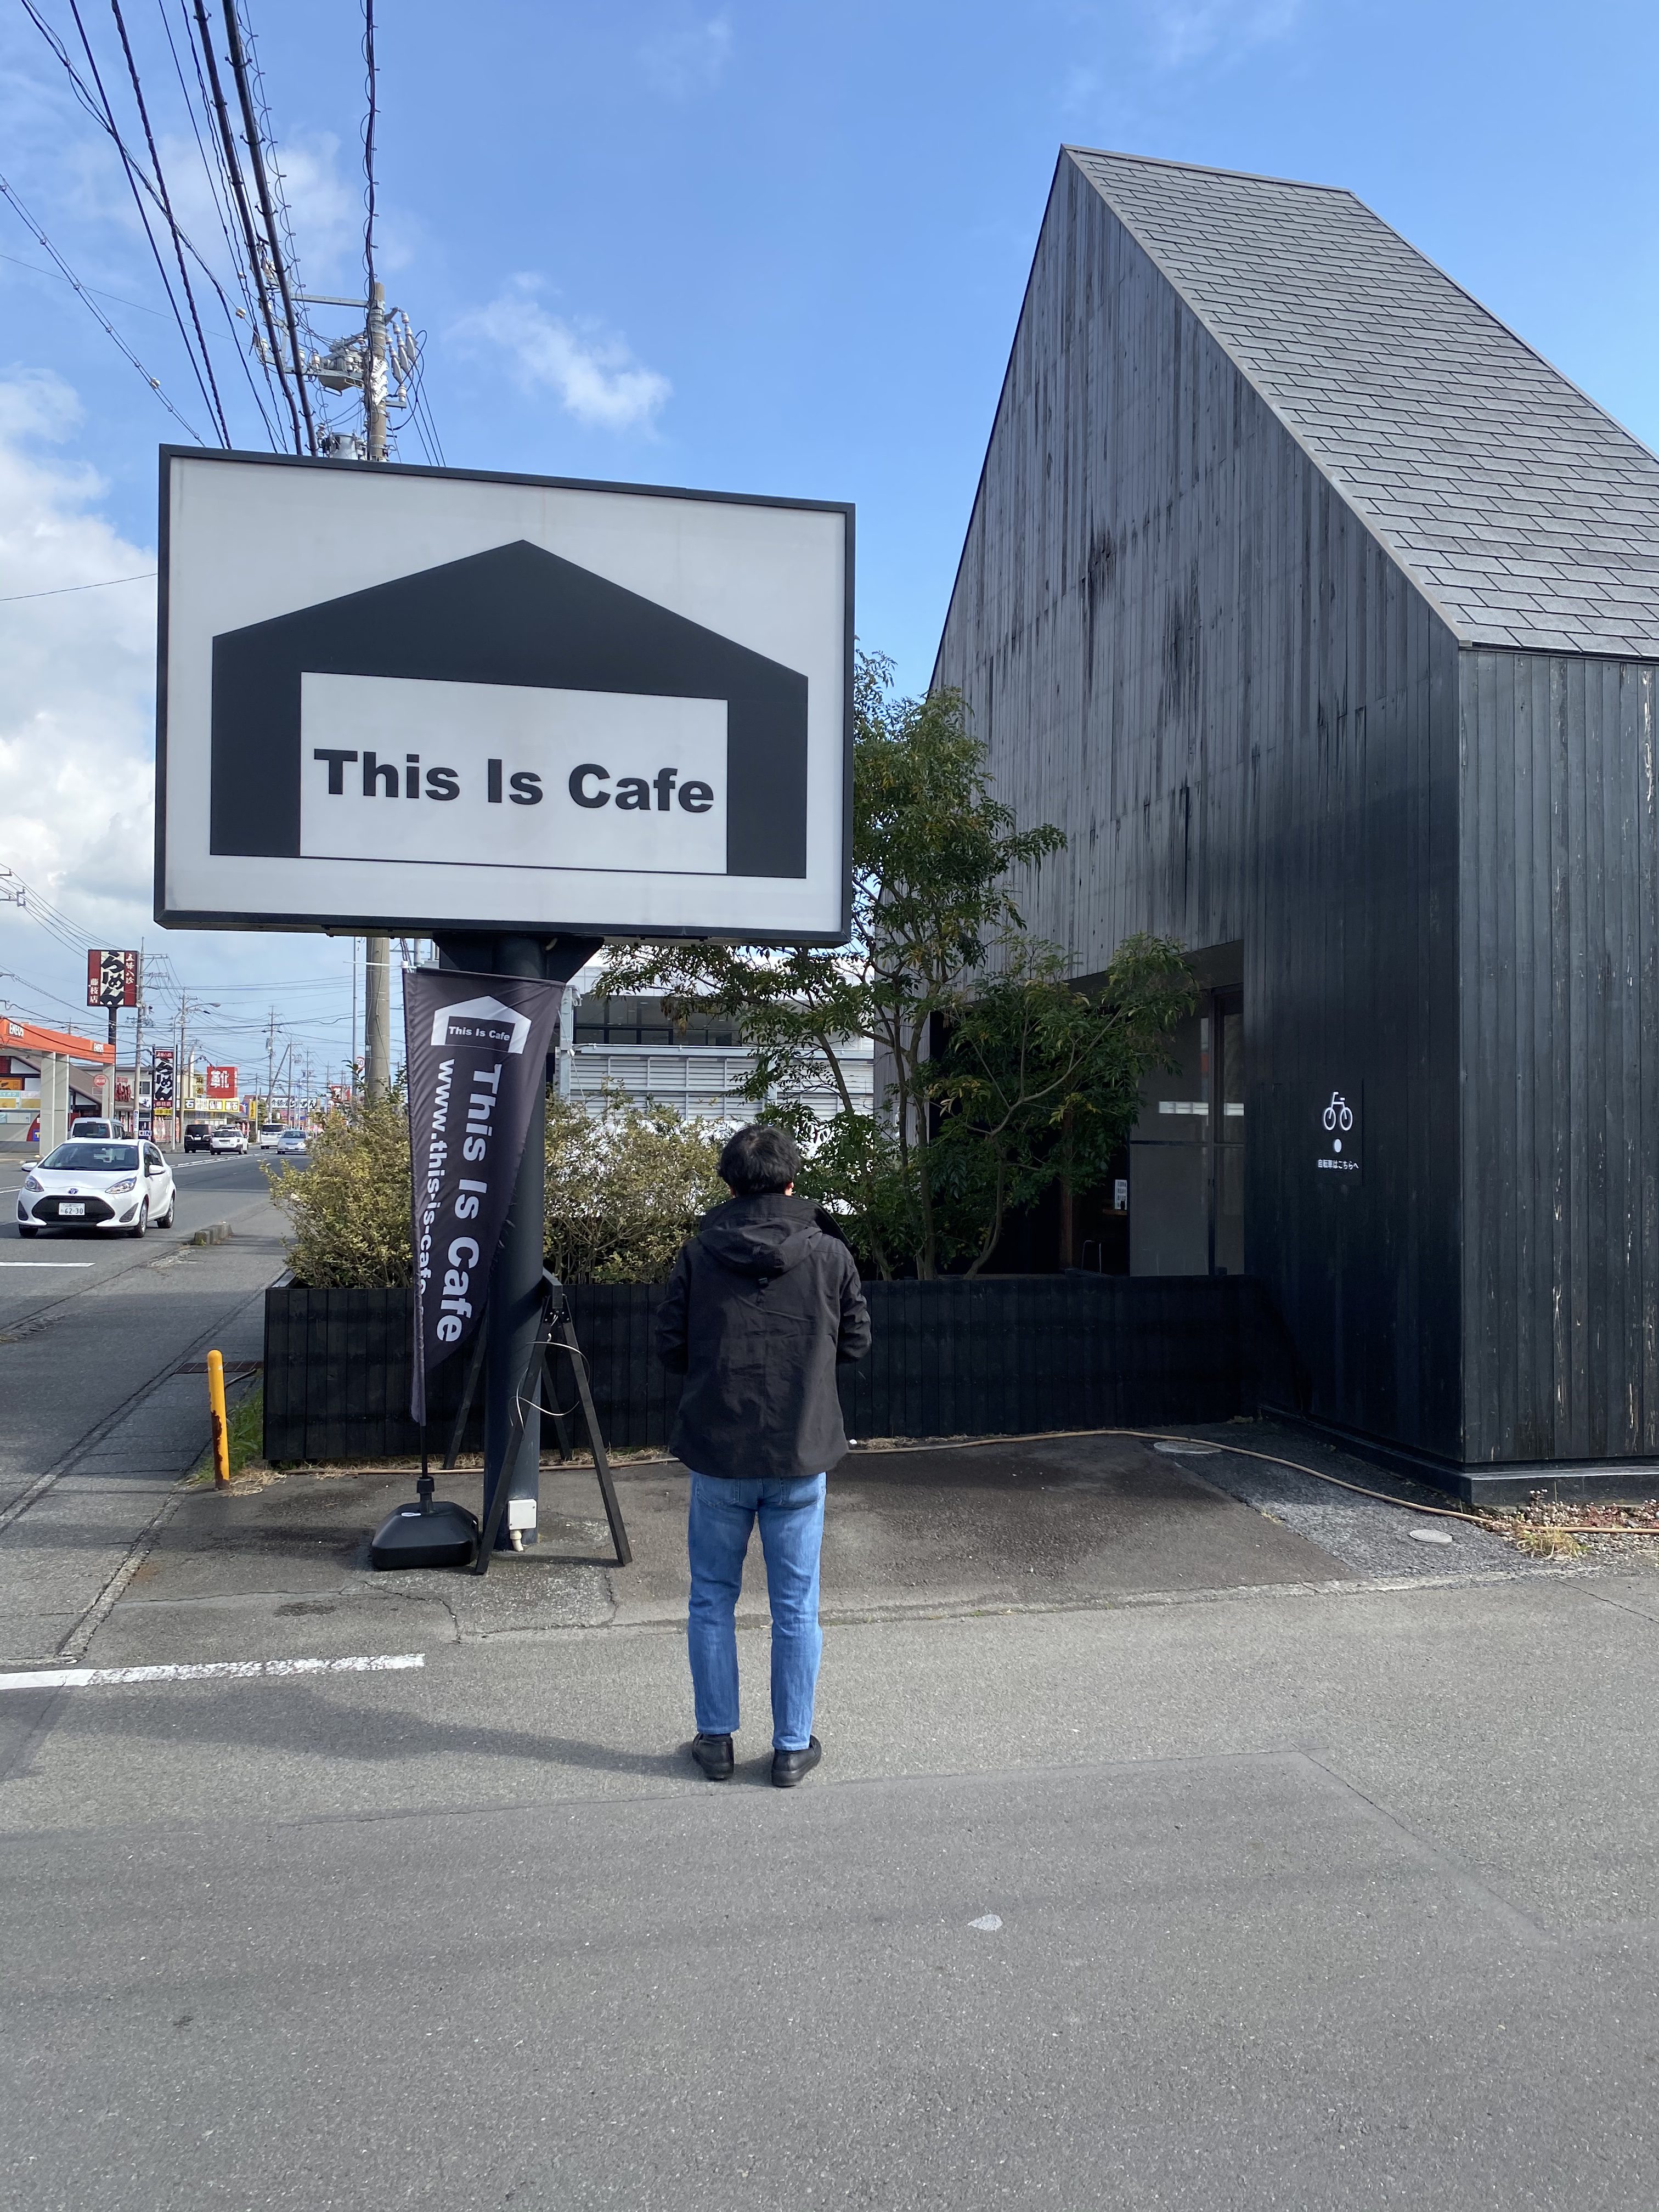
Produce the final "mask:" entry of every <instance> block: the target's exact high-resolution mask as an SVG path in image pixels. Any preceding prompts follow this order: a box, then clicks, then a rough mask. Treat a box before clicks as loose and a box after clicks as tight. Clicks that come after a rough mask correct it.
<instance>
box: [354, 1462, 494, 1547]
mask: <svg viewBox="0 0 1659 2212" xmlns="http://www.w3.org/2000/svg"><path fill="white" fill-rule="evenodd" d="M435 1487H436V1485H435V1483H434V1481H433V1480H432V1477H431V1476H430V1475H429V1474H425V1473H422V1476H421V1479H420V1480H419V1481H418V1482H417V1483H416V1486H415V1488H416V1492H417V1493H418V1503H417V1504H414V1505H400V1506H399V1507H398V1510H397V1511H396V1512H395V1513H393V1514H390V1515H389V1516H387V1517H386V1520H384V1521H383V1522H381V1523H380V1527H379V1528H377V1529H376V1530H375V1532H374V1542H373V1543H372V1544H370V1546H369V1547H368V1560H369V1565H371V1566H372V1567H375V1568H387V1567H470V1566H471V1565H472V1562H473V1561H474V1559H477V1556H478V1517H477V1514H476V1513H469V1512H468V1511H467V1510H466V1508H465V1505H457V1504H454V1503H453V1500H452V1499H450V1498H434V1497H433V1495H432V1493H433V1491H434V1490H435Z"/></svg>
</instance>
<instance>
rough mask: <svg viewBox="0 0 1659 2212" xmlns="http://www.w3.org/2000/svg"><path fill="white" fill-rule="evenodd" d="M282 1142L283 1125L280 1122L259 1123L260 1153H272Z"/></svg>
mask: <svg viewBox="0 0 1659 2212" xmlns="http://www.w3.org/2000/svg"><path fill="white" fill-rule="evenodd" d="M282 1141H283V1125H282V1123H281V1122H280V1121H261V1122H260V1124H259V1150H260V1151H261V1152H275V1151H276V1148H277V1147H278V1146H279V1145H280V1144H281V1143H282Z"/></svg>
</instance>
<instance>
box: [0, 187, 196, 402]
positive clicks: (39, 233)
mask: <svg viewBox="0 0 1659 2212" xmlns="http://www.w3.org/2000/svg"><path fill="white" fill-rule="evenodd" d="M0 197H4V198H5V199H6V200H7V201H9V204H10V205H11V206H12V207H13V208H14V209H15V210H16V213H17V215H18V216H19V217H20V219H21V221H22V222H23V223H24V224H25V225H26V226H27V229H28V232H29V235H30V236H31V237H32V238H33V240H34V242H35V244H36V245H37V246H40V248H41V250H42V251H43V252H46V253H49V254H50V255H51V256H52V259H53V260H54V261H55V262H56V263H57V264H58V273H59V274H60V275H61V276H63V277H64V278H65V279H66V281H67V282H68V283H70V284H71V285H72V286H73V287H74V289H76V291H77V292H78V293H79V294H80V295H81V297H82V299H83V300H84V301H86V303H87V312H88V314H90V315H91V317H92V319H93V320H94V322H95V323H96V324H97V325H98V327H99V328H100V330H101V331H103V333H104V335H105V337H108V338H111V339H112V340H113V341H114V343H115V344H116V345H117V346H118V347H119V349H120V350H121V352H122V354H123V355H124V356H125V358H126V360H127V361H129V362H131V365H132V367H133V368H136V369H137V372H138V374H139V375H140V376H142V377H143V380H144V381H145V383H146V384H147V385H149V388H150V390H151V391H152V392H154V393H155V397H156V398H158V399H159V400H160V401H161V404H162V406H163V407H165V408H166V409H167V413H168V414H169V415H171V416H172V417H173V421H174V422H177V423H178V424H179V428H181V429H184V430H186V431H188V432H189V434H190V435H191V437H192V438H194V439H195V441H196V442H197V445H198V446H205V445H206V443H207V440H206V439H205V438H204V436H203V435H202V434H201V432H200V431H199V430H197V429H196V428H194V427H193V426H192V425H191V423H189V422H186V421H185V417H184V416H182V415H181V414H180V413H179V410H178V409H177V408H176V407H175V406H174V405H173V402H172V401H171V400H170V399H169V398H167V394H166V392H163V391H162V389H161V380H160V379H159V378H157V377H154V376H152V375H151V374H150V373H149V370H148V369H147V368H145V367H144V364H143V362H142V361H140V360H139V358H138V356H137V354H136V353H134V351H133V350H132V348H131V346H130V345H129V344H128V343H127V342H126V340H125V338H124V337H122V336H121V335H120V333H119V331H117V329H116V327H115V325H114V324H113V323H112V322H111V321H110V319H109V318H108V316H107V315H105V314H102V313H100V311H99V310H98V308H96V307H94V305H93V303H92V299H91V296H90V295H89V294H88V290H87V288H86V286H85V285H84V284H83V283H82V282H81V279H80V278H79V277H78V276H76V273H75V271H74V270H72V269H71V268H70V265H69V264H68V262H67V261H65V260H64V257H63V255H62V254H61V253H60V252H58V248H57V247H56V246H54V245H53V244H52V240H50V239H49V238H48V237H47V236H46V233H45V231H44V230H42V229H41V228H40V224H39V223H38V222H36V221H35V220H34V217H33V216H32V215H31V214H30V213H29V211H28V210H27V208H26V207H25V206H24V205H23V203H22V201H21V200H20V199H19V198H18V197H17V195H16V193H15V191H13V190H12V188H11V186H10V185H9V184H8V183H7V181H6V179H5V178H4V177H3V176H0Z"/></svg>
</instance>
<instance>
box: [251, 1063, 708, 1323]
mask: <svg viewBox="0 0 1659 2212" xmlns="http://www.w3.org/2000/svg"><path fill="white" fill-rule="evenodd" d="M718 1157H719V1139H716V1138H713V1137H711V1136H710V1135H709V1133H708V1131H707V1130H706V1129H705V1128H704V1127H702V1124H700V1123H698V1122H696V1121H685V1120H684V1119H683V1118H682V1117H681V1116H680V1115H678V1114H676V1113H675V1112H674V1111H673V1109H672V1108H671V1107H667V1106H655V1105H646V1106H635V1105H631V1104H629V1103H626V1102H625V1101H623V1100H622V1099H620V1098H617V1097H606V1099H605V1102H604V1105H603V1108H602V1109H601V1110H600V1111H599V1113H597V1114H590V1113H588V1112H586V1111H585V1110H584V1109H582V1108H581V1107H580V1106H578V1105H575V1104H574V1103H572V1102H571V1101H570V1100H569V1099H566V1098H560V1097H557V1096H556V1095H554V1094H550V1095H549V1097H548V1101H547V1225H546V1251H547V1260H548V1265H549V1266H550V1267H551V1268H552V1269H553V1271H554V1273H556V1275H558V1276H560V1277H561V1278H562V1279H563V1280H564V1281H566V1282H568V1283H652V1282H660V1281H661V1280H662V1279H663V1278H664V1277H665V1275H666V1274H667V1273H668V1270H669V1268H670V1267H671V1266H672V1265H673V1261H674V1255H675V1253H676V1252H678V1249H679V1248H680V1246H681V1244H682V1243H684V1240H685V1238H686V1237H689V1236H690V1233H691V1231H692V1230H693V1229H694V1228H695V1227H696V1225H697V1221H698V1219H699V1218H700V1217H701V1216H702V1214H703V1213H705V1212H707V1211H708V1208H709V1207H710V1206H715V1205H718V1204H719V1202H720V1200H721V1199H723V1198H725V1197H726V1195H727V1193H726V1187H725V1185H724V1184H723V1183H722V1182H720V1179H719V1177H718V1176H716V1174H715V1172H714V1163H715V1161H716V1159H717V1158H718ZM265 1173H266V1175H267V1176H268V1177H269V1178H270V1187H271V1194H272V1196H273V1197H274V1198H275V1200H276V1204H277V1205H278V1206H280V1207H281V1208H282V1210H283V1212H284V1214H286V1216H287V1217H288V1221H289V1239H288V1261H289V1267H291V1268H292V1269H293V1271H294V1279H295V1282H296V1283H299V1284H302V1285H306V1286H307V1288H310V1289H313V1290H323V1289H329V1288H334V1287H348V1286H357V1287H362V1288H379V1289H397V1288H398V1287H400V1286H401V1285H404V1284H405V1283H407V1282H408V1281H410V1278H411V1275H412V1273H413V1263H412V1260H411V1256H410V1206H409V1121H408V1115H407V1113H406V1111H405V1107H404V1096H403V1091H402V1089H401V1087H398V1088H395V1089H394V1090H393V1091H392V1092H391V1093H389V1094H388V1095H387V1096H386V1097H384V1098H380V1099H378V1100H374V1101H365V1100H362V1099H356V1100H354V1101H353V1102H352V1103H351V1104H349V1106H343V1107H337V1108H336V1109H334V1110H333V1111H332V1112H331V1113H330V1114H329V1115H327V1116H326V1118H325V1121H324V1122H323V1125H322V1127H321V1129H320V1130H319V1133H317V1134H316V1135H315V1136H314V1137H313V1139H312V1140H311V1145H310V1147H309V1159H308V1164H307V1166H305V1167H303V1168H295V1167H290V1166H289V1165H287V1164H282V1165H278V1166H274V1167H267V1168H266V1170H265Z"/></svg>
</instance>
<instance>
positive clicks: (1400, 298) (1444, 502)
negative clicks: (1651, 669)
mask: <svg viewBox="0 0 1659 2212" xmlns="http://www.w3.org/2000/svg"><path fill="white" fill-rule="evenodd" d="M1066 151H1067V153H1068V154H1069V155H1070V156H1071V159H1072V160H1073V161H1074V162H1075V163H1076V164H1077V166H1078V167H1079V169H1080V170H1081V171H1082V172H1083V173H1084V175H1085V176H1086V177H1087V178H1088V179H1089V180H1090V181H1091V183H1092V184H1093V185H1095V187H1096V189H1097V191H1099V192H1100V194H1101V196H1102V197H1103V199H1104V200H1105V201H1106V203H1107V204H1108V205H1109V207H1110V208H1111V210H1112V211H1113V213H1114V214H1115V216H1117V217H1118V220H1119V221H1120V222H1121V223H1122V224H1123V226H1124V228H1126V229H1127V231H1128V232H1129V234H1131V236H1132V237H1133V239H1134V240H1136V241H1137V243H1138V244H1139V246H1142V247H1143V248H1144V249H1145V251H1146V253H1147V254H1149V255H1150V257H1151V258H1152V260H1153V262H1154V263H1156V264H1157V265H1158V268H1159V269H1160V270H1162V271H1163V273H1164V276H1166V277H1167V278H1168V280H1169V282H1170V283H1171V284H1172V285H1173V286H1174V287H1175V289H1176V291H1177V292H1178V293H1179V294H1180V295H1181V296H1182V299H1183V300H1185V301H1186V302H1187V304H1188V307H1190V308H1191V309H1192V310H1193V312H1194V314H1195V315H1196V316H1197V317H1198V319H1199V320H1200V322H1201V323H1202V324H1203V325H1205V327H1206V329H1207V330H1208V331H1210V333H1211V335H1212V337H1214V338H1216V339H1217V341H1218V343H1220V344H1221V346H1222V347H1223V348H1224V349H1225V351H1226V352H1227V353H1228V354H1229V355H1230V356H1231V358H1232V359H1233V361H1234V362H1236V363H1237V366H1238V367H1239V368H1240V369H1241V370H1242V371H1243V374H1244V375H1245V376H1246V377H1247V378H1248V379H1249V381H1250V383H1251V384H1252V385H1253V386H1255V389H1256V390H1257V392H1260V393H1261V397H1262V398H1264V399H1265V400H1266V401H1267V404H1269V406H1271V407H1272V408H1273V411H1274V412H1275V413H1276V414H1277V415H1278V416H1279V419H1280V421H1281V422H1284V424H1285V427H1286V428H1288V429H1289V430H1290V432H1291V435H1292V436H1294V437H1295V438H1296V439H1297V442H1298V443H1299V444H1300V445H1301V446H1302V447H1304V450H1305V451H1306V452H1307V453H1308V454H1309V456H1310V459H1312V460H1313V461H1314V462H1315V464H1316V465H1317V466H1318V467H1319V468H1320V469H1321V470H1322V472H1323V473H1324V474H1325V475H1326V476H1327V477H1329V479H1330V480H1331V482H1332V483H1334V485H1335V486H1336V488H1337V489H1338V490H1339V491H1340V493H1341V494H1342V495H1343V497H1344V498H1345V499H1346V500H1347V501H1348V502H1349V504H1350V505H1351V506H1352V507H1353V509H1354V510H1355V512H1356V513H1358V515H1359V516H1360V517H1361V518H1362V520H1364V522H1365V523H1366V524H1367V525H1368V526H1370V529H1371V530H1372V531H1374V532H1375V533H1376V536H1377V537H1378V538H1380V539H1381V540H1382V542H1383V544H1384V545H1385V546H1386V547H1387V549H1388V550H1389V552H1390V553H1391V554H1392V555H1393V556H1394V557H1395V560H1396V561H1397V562H1398V563H1399V564H1400V566H1401V568H1403V569H1405V570H1406V572H1407V574H1408V575H1410V576H1411V577H1412V579H1413V581H1414V582H1416V583H1417V584H1418V585H1419V587H1420V588H1421V590H1422V591H1423V592H1424V594H1425V597H1426V598H1427V599H1429V600H1430V601H1431V603H1432V604H1433V605H1435V606H1436V607H1437V608H1438V610H1439V611H1440V612H1441V613H1442V614H1443V616H1444V617H1445V618H1446V619H1447V621H1448V622H1449V624H1450V626H1451V628H1452V629H1453V630H1454V631H1455V633H1456V634H1457V635H1458V636H1459V637H1460V638H1462V640H1463V641H1465V642H1466V643H1468V644H1472V645H1507V646H1521V647H1527V648H1528V649H1530V650H1533V651H1545V652H1558V653H1610V654H1615V655H1620V656H1634V657H1636V658H1638V659H1659V459H1655V457H1654V455H1653V454H1651V453H1649V451H1648V450H1647V448H1646V447H1644V446H1642V445H1640V444H1638V441H1636V440H1635V439H1634V438H1633V437H1632V435H1630V433H1629V432H1628V431H1627V430H1625V429H1623V428H1620V425H1619V424H1618V423H1617V422H1614V421H1613V418H1612V416H1609V415H1606V414H1604V413H1603V412H1602V411H1601V409H1600V408H1599V407H1597V406H1596V405H1595V403H1594V402H1593V401H1591V400H1589V399H1588V398H1585V396H1584V394H1583V392H1580V391H1578V390H1577V387H1576V386H1573V385H1571V384H1570V383H1569V382H1568V381H1567V380H1566V379H1565V377H1564V376H1562V375H1561V374H1559V371H1557V370H1556V369H1553V368H1551V367H1550V365H1549V363H1548V362H1546V361H1544V360H1542V359H1541V357H1540V356H1538V355H1537V354H1535V353H1534V351H1533V350H1532V349H1531V348H1530V347H1529V346H1528V345H1525V344H1523V343H1522V341H1521V339H1519V338H1518V337H1516V335H1515V333H1514V332H1513V331H1510V330H1508V329H1506V328H1505V327H1504V325H1503V324H1502V323H1500V322H1499V321H1498V319H1497V318H1496V316H1494V315H1492V314H1491V313H1488V312H1487V310H1486V308H1484V307H1481V306H1480V302H1479V301H1475V300H1473V299H1471V298H1470V297H1469V295H1468V293H1467V292H1464V291H1462V290H1461V289H1459V287H1458V286H1457V285H1455V283H1453V282H1452V281H1451V279H1450V278H1449V276H1446V275H1444V274H1443V271H1441V270H1438V269H1437V268H1436V267H1435V265H1434V264H1433V263H1432V262H1431V261H1428V260H1425V258H1424V257H1423V255H1421V254H1420V253H1419V252H1417V250H1416V249H1415V247H1413V246H1408V245H1407V242H1406V240H1404V239H1403V238H1401V236H1400V235H1399V234H1398V233H1397V232H1395V231H1393V230H1390V229H1389V226H1388V225H1387V224H1386V223H1385V222H1383V221H1382V220H1381V219H1380V218H1379V217H1378V216H1375V215H1373V214H1372V213H1371V211H1370V209H1369V208H1368V207H1366V206H1365V205H1364V204H1363V203H1362V202H1361V201H1359V200H1358V199H1356V198H1355V197H1354V196H1353V194H1352V192H1348V191H1341V190H1339V189H1337V188H1334V187H1328V186H1324V185H1298V184H1289V183H1282V182H1279V181H1278V180H1276V179H1271V178H1265V177H1251V176H1243V175H1237V174H1234V173H1231V172H1229V171H1225V170H1216V169H1200V168H1189V167H1185V166H1182V165H1181V164H1177V163H1173V162H1164V161H1146V160H1142V159H1139V158H1137V157H1135V156H1133V155H1122V154H1101V153H1091V152H1088V151H1086V150H1085V149H1080V148H1077V147H1068V148H1067V149H1066Z"/></svg>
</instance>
